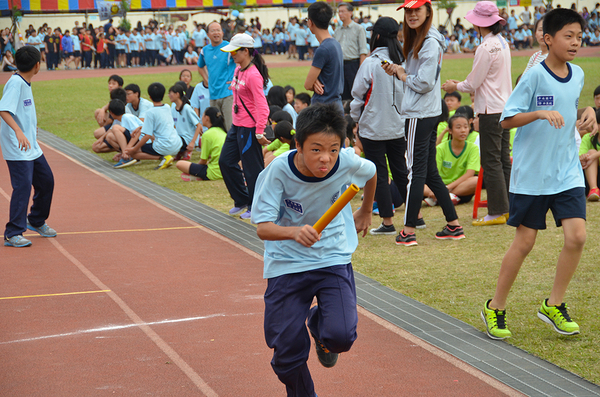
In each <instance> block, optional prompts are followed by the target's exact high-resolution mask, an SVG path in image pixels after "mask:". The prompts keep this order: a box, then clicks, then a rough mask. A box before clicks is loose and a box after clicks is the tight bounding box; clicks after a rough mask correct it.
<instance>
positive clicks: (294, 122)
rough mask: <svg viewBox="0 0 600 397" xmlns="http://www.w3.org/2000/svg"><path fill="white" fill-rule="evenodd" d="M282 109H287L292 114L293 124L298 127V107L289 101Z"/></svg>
mask: <svg viewBox="0 0 600 397" xmlns="http://www.w3.org/2000/svg"><path fill="white" fill-rule="evenodd" d="M282 110H285V111H286V112H288V113H289V115H290V116H292V126H293V127H294V128H296V119H297V118H298V113H296V109H294V107H293V106H292V105H290V104H289V103H286V104H285V106H284V107H283V109H282Z"/></svg>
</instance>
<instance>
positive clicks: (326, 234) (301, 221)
mask: <svg viewBox="0 0 600 397" xmlns="http://www.w3.org/2000/svg"><path fill="white" fill-rule="evenodd" d="M344 126H345V122H344V119H343V115H342V114H341V113H340V112H339V109H338V108H337V106H336V105H335V104H327V105H322V104H318V105H314V106H311V107H310V108H307V109H305V110H304V111H303V112H302V113H300V115H299V116H298V124H297V129H296V134H295V137H296V147H297V150H292V151H289V152H287V153H284V154H282V155H280V156H278V157H276V158H275V159H274V160H273V161H272V162H271V164H269V166H268V167H266V168H265V169H264V171H262V172H261V173H260V175H259V177H258V181H257V184H256V189H255V195H254V200H253V203H252V218H251V219H252V222H253V223H255V224H257V229H256V232H257V234H258V237H259V238H261V239H262V240H264V243H265V253H264V262H265V265H264V273H263V276H264V278H266V279H267V290H266V292H265V319H264V329H265V338H266V341H267V345H268V346H269V347H270V348H272V349H274V354H273V359H272V361H271V363H272V367H273V370H274V371H275V373H276V374H277V376H278V378H279V379H280V380H281V382H282V383H284V384H285V386H286V390H287V393H288V395H290V396H292V395H293V396H297V395H302V396H315V395H316V394H315V386H314V383H313V381H312V378H311V375H310V371H309V369H308V365H307V360H308V356H309V351H310V349H311V343H310V337H309V334H310V336H312V337H313V339H314V340H315V345H316V346H317V356H318V359H319V361H320V362H321V364H322V365H323V366H326V367H333V366H334V365H335V364H336V362H337V359H338V354H339V353H342V352H346V351H348V350H350V348H351V346H352V344H353V343H354V341H355V339H356V325H357V320H358V319H357V312H356V290H355V285H354V277H353V270H352V264H351V261H352V253H353V252H354V251H355V250H356V247H357V245H358V237H357V232H358V233H361V232H362V234H363V236H364V235H365V234H366V231H367V230H368V227H369V225H370V223H371V213H370V212H371V209H372V204H373V197H374V195H375V187H376V184H377V179H376V178H377V177H376V175H375V165H374V164H373V163H371V162H370V161H368V160H365V159H363V158H361V157H359V156H357V155H356V154H355V153H354V150H353V149H352V148H349V149H342V145H343V142H344V139H345V137H346V135H345V128H344ZM351 183H353V184H356V185H357V186H359V187H360V186H364V201H363V203H362V206H361V209H359V210H357V211H356V212H354V214H353V213H352V208H351V205H350V204H347V205H346V206H345V207H344V208H343V209H342V210H341V212H340V213H339V214H338V215H337V216H336V217H335V218H333V220H332V221H331V223H329V225H327V226H326V227H325V229H324V230H323V231H322V232H321V233H319V232H318V231H317V230H315V229H314V228H313V227H312V226H311V225H314V224H315V222H316V221H317V220H318V219H319V218H320V217H321V216H322V215H323V214H324V213H325V211H326V210H327V209H328V208H329V206H330V205H331V204H332V203H333V202H334V201H335V200H336V199H337V198H338V197H339V196H340V195H341V194H342V193H343V192H344V191H345V190H346V187H347V186H348V185H349V184H351ZM315 296H318V298H319V304H318V305H316V306H313V307H311V306H312V302H313V299H314V297H315ZM306 322H307V324H308V330H307V328H306V325H305V324H306Z"/></svg>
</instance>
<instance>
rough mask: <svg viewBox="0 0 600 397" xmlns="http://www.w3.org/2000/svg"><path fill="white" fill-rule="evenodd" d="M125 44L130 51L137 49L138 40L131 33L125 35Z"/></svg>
mask: <svg viewBox="0 0 600 397" xmlns="http://www.w3.org/2000/svg"><path fill="white" fill-rule="evenodd" d="M126 36H127V35H126ZM127 44H128V46H129V50H130V51H137V50H138V49H139V46H138V41H137V40H136V39H135V36H133V35H129V37H127Z"/></svg>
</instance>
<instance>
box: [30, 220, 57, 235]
mask: <svg viewBox="0 0 600 397" xmlns="http://www.w3.org/2000/svg"><path fill="white" fill-rule="evenodd" d="M27 229H29V230H32V231H34V232H37V233H39V234H40V236H42V237H56V230H54V229H52V228H51V227H50V226H48V225H47V224H45V223H44V224H43V225H42V226H40V227H35V226H32V225H31V224H30V223H29V221H27Z"/></svg>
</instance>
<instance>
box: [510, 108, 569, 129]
mask: <svg viewBox="0 0 600 397" xmlns="http://www.w3.org/2000/svg"><path fill="white" fill-rule="evenodd" d="M536 120H548V122H549V123H550V125H552V126H553V127H554V128H562V127H564V126H565V120H564V119H563V116H561V115H560V113H559V112H557V111H556V110H537V111H535V112H529V113H518V114H515V115H514V116H512V117H507V118H505V119H504V120H502V122H501V123H500V124H502V128H504V129H507V130H509V129H511V128H518V127H523V126H524V125H527V124H530V123H533V122H534V121H536Z"/></svg>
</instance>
